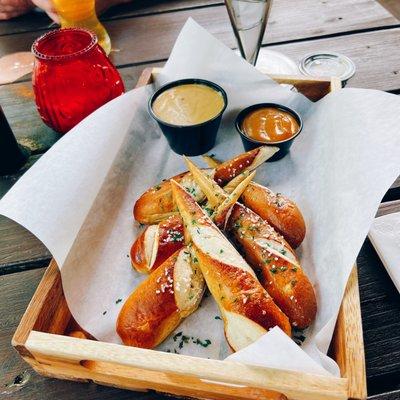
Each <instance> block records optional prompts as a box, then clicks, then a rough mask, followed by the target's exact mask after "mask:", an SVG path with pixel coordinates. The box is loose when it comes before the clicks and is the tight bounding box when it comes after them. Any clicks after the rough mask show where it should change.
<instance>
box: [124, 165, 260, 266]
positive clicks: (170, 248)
mask: <svg viewBox="0 0 400 400" xmlns="http://www.w3.org/2000/svg"><path fill="white" fill-rule="evenodd" d="M254 175H255V171H253V172H247V171H246V172H243V173H242V174H240V175H239V176H238V177H237V178H240V179H237V180H236V181H237V182H238V186H237V187H236V189H235V190H234V191H233V192H232V193H231V194H230V195H229V198H230V200H228V201H230V202H231V205H233V204H234V203H235V202H236V200H237V199H238V198H239V197H240V195H241V194H242V193H243V190H245V188H246V186H247V185H248V183H249V182H250V181H251V180H252V179H253V177H254ZM232 199H233V200H232ZM216 200H217V201H218V202H219V203H221V202H222V201H223V199H222V197H221V198H219V199H218V197H216ZM216 205H217V204H216ZM204 207H205V209H206V211H207V212H208V213H209V215H211V214H212V213H213V212H214V210H213V209H212V208H211V205H210V204H208V203H207V204H206V205H205V206H204ZM183 245H184V232H183V223H182V218H181V216H180V215H171V216H170V217H168V218H167V219H166V220H164V221H162V222H160V223H159V224H157V225H150V226H148V227H147V228H146V229H145V230H144V231H143V232H142V233H141V234H140V235H139V236H138V237H137V239H136V240H135V242H134V243H133V245H132V247H131V252H130V256H131V262H132V267H133V268H135V269H136V270H137V271H139V272H142V273H150V272H152V271H154V270H155V269H156V268H158V266H159V265H160V264H162V263H163V262H164V261H165V260H166V259H167V258H168V257H169V256H171V255H172V254H173V253H175V251H177V250H179V249H180V248H182V247H183Z"/></svg>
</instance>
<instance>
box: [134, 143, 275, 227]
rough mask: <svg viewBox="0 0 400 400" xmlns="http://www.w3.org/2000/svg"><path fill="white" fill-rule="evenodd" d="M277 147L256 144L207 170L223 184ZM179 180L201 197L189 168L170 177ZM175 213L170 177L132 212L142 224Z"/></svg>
mask: <svg viewBox="0 0 400 400" xmlns="http://www.w3.org/2000/svg"><path fill="white" fill-rule="evenodd" d="M277 150H278V149H277V148H275V147H267V146H263V147H259V148H257V149H254V150H251V151H249V152H247V153H242V154H239V155H238V156H236V157H234V158H233V159H231V160H229V161H226V162H224V163H222V164H221V165H219V166H218V167H217V168H216V169H212V170H208V171H207V172H208V173H209V174H210V175H211V176H213V177H214V179H215V180H216V181H217V182H218V184H219V185H221V186H224V185H225V184H226V183H227V182H229V181H230V180H232V179H233V178H234V177H236V176H238V175H240V174H241V173H242V172H245V171H253V170H254V169H255V168H257V167H258V166H259V165H261V164H263V163H264V162H265V161H266V160H267V159H268V158H270V157H272V156H273V155H274V154H275V153H276V151H277ZM172 179H174V180H175V181H177V182H179V183H180V184H181V185H182V186H183V187H184V188H185V189H186V190H187V191H188V192H189V193H190V194H191V195H192V196H193V197H194V198H195V199H196V201H198V202H201V201H202V200H204V194H203V193H202V191H201V190H200V188H199V186H198V185H197V184H196V182H194V181H193V179H192V177H191V175H190V174H189V173H188V172H184V173H182V174H180V175H177V176H175V177H173V178H172ZM176 213H177V209H176V205H175V204H174V201H173V198H172V192H171V185H170V179H168V180H165V181H163V182H161V183H159V184H158V185H155V186H153V187H152V188H150V189H149V190H147V191H146V192H145V193H143V194H142V195H141V196H140V198H139V199H138V200H137V201H136V203H135V206H134V209H133V215H134V218H135V220H136V221H138V222H140V223H141V224H147V225H149V224H154V223H158V222H160V221H162V220H164V219H166V218H168V217H169V216H170V215H174V214H176Z"/></svg>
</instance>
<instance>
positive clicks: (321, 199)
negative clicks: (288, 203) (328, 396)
mask: <svg viewBox="0 0 400 400" xmlns="http://www.w3.org/2000/svg"><path fill="white" fill-rule="evenodd" d="M185 77H201V78H206V79H210V80H213V81H215V82H217V83H218V84H220V85H221V86H223V87H224V89H225V90H226V91H227V93H228V98H229V105H228V108H227V111H226V113H225V115H224V118H223V122H222V124H221V129H220V132H219V134H218V139H217V144H216V147H215V149H213V153H215V154H216V156H217V157H219V158H221V159H227V158H229V157H231V156H233V155H236V154H238V153H240V152H242V151H243V147H242V145H241V142H240V139H239V137H238V135H237V133H236V132H235V129H234V126H233V120H234V117H235V116H236V114H237V112H238V110H240V109H241V108H243V107H245V106H247V105H250V104H254V103H257V102H261V101H262V102H278V103H283V104H286V105H289V106H291V107H293V108H295V109H296V110H297V111H299V112H300V113H301V114H302V116H303V119H304V130H303V132H302V133H301V135H300V136H299V137H298V138H297V139H296V141H295V143H294V145H293V147H292V151H291V153H290V155H289V156H287V157H285V158H284V159H282V160H281V161H278V162H275V163H267V164H265V165H264V166H263V167H261V168H260V169H259V172H258V175H257V181H259V182H260V183H262V184H264V185H267V186H269V187H270V188H271V189H273V190H275V191H278V192H282V193H284V194H286V195H287V196H289V197H291V198H292V199H294V200H295V201H296V202H297V203H298V205H299V207H300V209H301V210H302V211H303V214H304V217H305V220H306V223H307V230H308V231H307V236H306V239H305V241H304V243H303V244H302V246H301V247H300V248H299V250H298V254H299V256H300V260H301V263H302V265H303V267H304V269H305V270H306V272H307V273H308V275H309V276H310V279H311V280H312V282H313V283H314V285H315V290H316V294H317V300H318V313H317V318H316V321H315V323H314V324H313V326H312V327H311V328H310V329H309V331H308V332H307V334H306V336H307V339H306V341H305V343H304V344H303V346H302V349H303V350H304V351H303V350H301V349H300V348H299V347H297V346H295V347H293V346H292V345H291V344H290V345H289V344H288V345H285V342H287V338H286V337H285V338H283V337H282V335H283V333H282V332H280V331H279V330H274V331H273V333H272V332H270V333H268V334H267V335H266V338H267V339H265V338H262V339H260V340H259V341H258V342H257V343H255V344H254V345H253V346H251V349H250V348H249V351H248V352H246V351H245V350H244V352H242V355H240V354H239V355H235V357H239V359H242V360H243V361H244V362H247V363H251V360H253V362H254V363H255V364H257V365H260V364H261V365H270V366H274V367H281V368H289V367H290V366H289V365H288V362H287V360H290V359H291V358H292V357H293V359H295V360H296V363H294V366H293V365H292V368H296V369H301V370H302V371H309V372H314V373H315V371H317V370H318V369H321V367H323V368H325V370H328V371H330V372H331V373H333V374H337V373H338V369H337V366H336V364H335V363H334V362H333V361H332V360H331V359H329V358H328V357H327V356H326V355H325V354H326V352H327V349H328V346H329V342H330V339H331V337H332V332H333V328H334V323H335V319H336V315H337V312H338V309H339V306H340V302H341V299H342V296H343V292H344V289H345V285H346V282H347V279H348V276H349V273H350V271H351V268H352V266H353V264H354V262H355V259H356V256H357V254H358V252H359V249H360V247H361V244H362V242H363V240H364V239H365V236H366V234H367V232H368V229H369V227H370V224H371V222H372V220H373V217H374V215H375V212H376V209H377V207H378V205H379V203H380V200H381V198H382V196H383V194H384V193H385V191H386V190H387V188H388V187H389V186H390V184H391V183H392V182H393V181H394V179H395V178H396V177H397V176H398V175H399V174H400V163H399V155H400V135H399V134H398V127H399V126H400V99H399V98H398V97H397V96H394V95H390V94H386V93H383V92H378V91H372V90H356V89H344V90H341V91H338V92H337V93H333V94H330V95H328V96H326V97H325V98H324V99H322V100H321V101H319V102H318V103H315V104H313V103H311V102H310V101H308V100H307V99H305V98H304V97H303V96H302V95H300V94H297V93H295V92H293V91H291V90H290V88H287V87H282V86H279V85H278V84H276V83H275V82H273V81H272V80H271V79H269V78H268V77H266V76H264V75H262V74H260V73H259V72H257V71H256V70H255V69H254V68H253V67H251V66H250V65H249V64H247V63H246V62H244V61H243V60H242V59H240V58H239V57H238V56H237V55H235V54H234V53H233V52H232V51H231V50H230V49H228V48H226V47H225V46H224V45H222V44H221V43H220V42H218V41H217V40H216V39H215V38H213V37H212V36H211V35H209V34H208V33H207V32H206V31H204V30H203V29H202V28H201V27H199V26H198V25H197V24H196V23H195V22H194V21H193V20H189V21H188V22H187V23H186V25H185V26H184V28H183V30H182V32H181V34H180V35H179V38H178V40H177V43H176V45H175V47H174V50H173V52H172V54H171V57H170V59H169V61H168V63H167V65H166V67H165V68H164V70H163V72H162V74H161V75H160V76H159V78H158V80H157V82H156V84H157V85H159V84H161V83H163V82H167V81H170V80H174V79H179V78H185ZM153 90H154V88H153V87H151V86H148V87H145V88H141V89H137V90H133V91H131V92H129V93H127V94H125V95H124V96H121V97H119V98H117V99H115V100H114V101H112V102H110V103H108V104H107V105H105V106H103V107H102V108H100V109H99V110H97V111H96V112H95V113H93V114H92V115H90V116H89V117H88V118H86V119H85V120H84V121H82V122H81V123H80V124H79V125H78V126H76V127H75V128H74V129H73V130H72V131H70V132H69V133H68V134H67V135H65V136H64V137H63V138H62V139H61V140H60V141H59V142H58V143H57V144H56V145H55V146H53V148H52V149H51V150H49V151H48V152H47V153H46V154H45V155H44V156H42V158H41V159H40V160H39V161H38V162H37V163H36V164H35V165H34V166H33V167H32V168H31V169H30V170H29V171H28V172H26V174H25V175H24V176H23V177H22V178H21V179H20V180H19V181H18V183H17V184H16V185H15V186H14V187H13V189H12V190H10V192H8V193H7V195H6V196H5V197H4V198H3V199H2V201H1V202H0V212H1V213H2V214H4V215H6V216H7V217H9V218H11V219H13V220H15V221H16V222H18V223H20V224H21V225H23V226H24V227H26V228H27V229H29V230H30V231H31V232H32V233H33V234H35V235H36V236H37V237H38V238H39V239H40V240H41V241H42V242H43V243H44V244H45V245H46V246H47V247H48V249H49V250H50V251H51V253H52V254H53V256H54V258H55V259H56V261H57V263H58V265H59V267H60V269H61V274H62V281H63V288H64V292H65V296H66V299H67V302H68V305H69V308H70V310H71V312H72V314H73V316H74V317H75V319H76V320H77V322H78V323H79V324H80V325H81V326H82V327H83V328H84V329H86V330H87V331H89V332H90V333H91V334H92V335H94V336H95V337H96V338H98V339H99V340H104V341H110V342H116V343H119V342H120V340H119V338H118V336H117V335H116V332H115V321H116V317H117V315H118V312H119V310H120V308H121V306H122V304H123V302H124V300H125V299H126V298H127V297H128V296H129V294H130V293H131V292H132V290H133V289H134V287H135V286H136V285H137V283H138V282H139V281H140V280H142V279H143V277H142V276H141V275H140V274H138V273H135V272H134V271H133V270H132V268H131V267H130V260H129V256H128V254H129V248H130V246H131V244H132V242H133V240H134V239H135V237H136V236H137V235H138V233H139V232H140V228H139V226H138V225H137V224H136V223H134V222H133V218H132V207H133V204H134V201H135V200H136V199H137V198H138V196H139V195H140V194H141V193H142V192H143V191H145V190H146V189H147V188H148V187H149V186H152V185H154V184H156V183H157V182H159V181H160V180H161V179H163V178H168V177H170V176H172V175H174V174H176V173H178V172H181V171H182V170H184V169H185V168H184V163H183V161H182V160H181V158H180V156H178V155H176V154H175V153H173V152H172V151H171V150H170V149H169V147H168V144H167V142H166V140H165V139H164V137H163V136H162V134H161V132H160V131H159V129H158V127H157V125H156V124H155V123H154V121H152V120H151V119H150V117H149V116H148V113H147V101H148V98H149V96H150V94H151V93H152V92H153ZM196 161H198V162H200V161H199V160H198V159H197V160H196ZM218 316H219V313H218V309H217V307H216V305H215V302H214V301H213V299H212V298H211V297H208V298H206V299H204V301H203V302H202V306H201V308H200V309H199V310H198V311H197V312H196V313H194V314H192V315H191V316H190V317H188V318H187V319H186V320H185V321H184V322H183V323H182V324H181V325H180V327H179V328H178V329H177V330H176V331H175V332H174V333H173V334H172V335H171V336H170V338H168V339H167V340H166V341H165V342H164V343H163V344H162V345H161V346H160V349H162V350H165V351H171V352H174V351H178V352H180V353H181V354H191V355H195V356H201V357H210V358H225V357H226V356H227V355H228V354H229V353H230V351H229V349H228V348H227V345H226V342H225V339H224V336H223V326H222V322H221V321H220V320H219V319H218ZM178 332H183V333H182V334H184V335H185V336H187V337H189V338H190V337H193V338H198V339H200V340H206V339H209V340H210V341H211V344H210V345H209V346H207V347H203V346H199V345H197V344H195V343H193V341H192V340H188V341H187V343H186V342H185V343H183V345H182V346H181V347H180V346H179V343H180V341H179V340H177V339H176V338H175V340H174V334H176V333H178ZM254 346H256V351H255V350H254ZM283 349H285V357H282V352H283ZM240 357H242V358H240ZM236 360H238V358H236ZM285 360H286V361H285ZM289 364H290V362H289ZM321 373H322V372H321Z"/></svg>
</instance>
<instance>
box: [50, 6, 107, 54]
mask: <svg viewBox="0 0 400 400" xmlns="http://www.w3.org/2000/svg"><path fill="white" fill-rule="evenodd" d="M53 4H54V7H55V9H56V11H57V13H58V15H59V16H60V21H61V27H62V28H86V29H89V30H91V31H92V32H94V33H95V34H96V36H97V39H98V43H99V45H100V46H101V47H102V48H103V50H104V51H105V52H106V54H107V55H108V54H110V51H111V40H110V36H108V33H107V31H106V29H105V28H104V26H103V25H102V24H101V22H100V21H99V20H98V18H97V15H96V9H95V0H53Z"/></svg>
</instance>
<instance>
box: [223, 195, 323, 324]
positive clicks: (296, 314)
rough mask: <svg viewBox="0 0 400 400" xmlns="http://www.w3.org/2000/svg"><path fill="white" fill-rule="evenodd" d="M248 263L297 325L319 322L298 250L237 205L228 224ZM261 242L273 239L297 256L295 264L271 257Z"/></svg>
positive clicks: (312, 294)
mask: <svg viewBox="0 0 400 400" xmlns="http://www.w3.org/2000/svg"><path fill="white" fill-rule="evenodd" d="M227 231H228V232H229V234H230V237H231V238H232V239H234V242H235V243H236V244H237V246H238V248H239V249H240V251H241V253H242V255H243V256H244V258H245V259H246V261H247V262H248V263H249V264H250V265H251V266H252V267H253V268H254V269H255V270H256V271H257V272H259V279H260V281H261V283H262V285H263V286H264V287H265V288H266V289H267V291H268V293H269V294H270V295H271V297H272V298H273V299H274V301H275V303H276V304H277V305H278V306H279V308H280V309H281V310H282V311H283V312H284V313H285V314H286V315H287V316H288V317H289V320H290V322H291V324H292V325H293V326H296V327H298V328H305V327H307V326H309V325H310V324H311V323H312V321H313V320H314V319H315V315H316V312H317V302H316V298H315V293H314V289H313V287H312V285H311V282H310V281H309V280H308V278H307V276H306V275H305V273H304V271H303V269H302V268H301V266H300V264H299V263H298V261H297V258H296V256H295V254H294V251H293V250H292V249H291V248H290V246H289V245H288V244H287V243H286V242H285V240H284V239H283V238H282V237H280V236H279V235H278V234H277V233H276V232H274V230H273V228H272V227H271V226H269V225H268V223H266V222H265V221H264V220H263V219H262V218H260V217H259V216H258V215H257V214H255V213H254V212H253V211H252V210H250V209H248V208H246V207H244V206H243V205H241V204H239V203H236V205H235V206H234V207H233V210H232V213H231V216H230V219H229V221H228V224H227ZM259 239H261V240H262V239H272V240H276V241H278V242H280V243H281V244H282V245H283V246H284V250H282V251H283V252H284V253H285V252H287V254H289V252H291V253H292V254H293V258H294V260H295V261H294V263H292V262H289V261H288V260H285V259H284V258H281V257H279V255H278V256H277V255H275V254H271V253H270V252H269V251H268V250H266V249H265V247H262V246H261V245H260V244H259V243H260V242H259V241H258V240H259Z"/></svg>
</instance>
